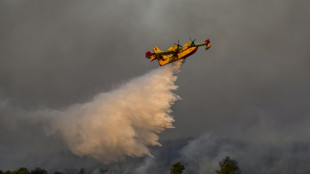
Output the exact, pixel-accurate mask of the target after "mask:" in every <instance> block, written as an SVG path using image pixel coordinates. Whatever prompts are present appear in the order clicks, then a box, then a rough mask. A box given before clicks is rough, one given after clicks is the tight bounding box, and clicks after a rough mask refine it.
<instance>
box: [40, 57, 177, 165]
mask: <svg viewBox="0 0 310 174" xmlns="http://www.w3.org/2000/svg"><path fill="white" fill-rule="evenodd" d="M180 66H181V62H178V63H176V64H171V65H167V66H165V67H162V68H158V69H156V70H153V71H151V72H150V73H148V74H146V75H144V76H141V77H138V78H135V79H133V80H131V81H129V82H128V83H125V84H123V85H121V86H120V87H119V88H118V89H115V90H113V91H111V92H107V93H101V94H98V95H97V96H95V97H94V98H93V100H92V101H90V102H87V103H83V104H75V105H72V106H70V107H68V108H67V109H65V110H63V111H44V112H48V115H50V116H49V118H52V123H51V124H50V126H48V127H46V133H47V134H48V135H51V134H59V135H61V137H62V139H63V140H64V141H65V142H66V143H67V144H68V146H69V148H70V150H71V151H72V152H73V153H74V154H76V155H78V156H88V157H93V158H96V159H98V160H100V161H101V162H103V163H111V162H115V161H119V160H124V159H125V158H126V156H130V157H141V156H144V155H149V156H152V155H151V153H150V151H149V148H148V146H160V143H159V142H158V140H159V137H158V135H157V134H158V133H160V132H162V131H163V130H165V129H167V128H173V125H172V123H173V121H174V119H173V118H172V116H171V115H170V114H171V112H172V111H171V109H170V107H171V105H172V104H173V103H174V102H175V101H176V100H178V99H179V97H178V96H177V95H175V94H174V93H173V92H172V90H176V89H177V86H176V85H175V84H174V82H175V81H176V79H177V77H176V76H175V75H174V74H175V73H176V72H178V70H179V67H180ZM44 112H43V114H44ZM45 115H46V114H45Z"/></svg>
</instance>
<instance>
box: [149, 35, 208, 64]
mask: <svg viewBox="0 0 310 174" xmlns="http://www.w3.org/2000/svg"><path fill="white" fill-rule="evenodd" d="M204 45H205V46H206V48H205V49H206V50H207V49H209V48H210V47H211V45H210V40H209V39H207V40H205V41H204V42H202V43H197V44H195V40H193V41H192V40H191V41H190V42H187V43H186V44H184V45H183V46H181V45H180V44H179V42H178V44H174V45H172V46H171V47H170V48H169V49H168V50H166V51H162V50H160V49H159V48H158V47H156V46H154V47H153V51H154V53H152V52H150V51H148V52H146V53H145V57H146V58H148V59H151V61H153V60H158V63H159V65H160V66H163V65H166V64H168V63H171V62H174V61H177V60H181V59H185V58H187V57H189V56H191V55H192V54H194V53H195V52H196V51H197V49H198V47H200V46H204Z"/></svg>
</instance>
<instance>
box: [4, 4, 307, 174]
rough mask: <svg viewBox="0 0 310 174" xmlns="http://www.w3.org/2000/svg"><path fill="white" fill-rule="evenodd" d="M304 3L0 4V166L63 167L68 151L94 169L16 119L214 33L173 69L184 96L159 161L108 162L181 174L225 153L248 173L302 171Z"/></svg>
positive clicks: (148, 66)
mask: <svg viewBox="0 0 310 174" xmlns="http://www.w3.org/2000/svg"><path fill="white" fill-rule="evenodd" d="M309 5H310V2H309V1H307V0H295V1H292V0H261V1H254V0H251V1H246V0H234V1H225V0H205V1H203V0H192V1H185V0H157V1H151V0H144V1H142V0H140V1H139V0H133V1H126V0H106V1H99V0H93V1H82V0H77V1H60V0H54V1H41V0H32V1H24V0H2V1H0V24H1V25H0V38H1V39H0V116H1V118H0V127H1V128H0V168H2V166H4V167H3V169H14V168H17V167H20V166H21V165H26V166H29V167H34V166H42V167H49V168H54V169H55V168H63V167H64V166H61V164H62V162H61V161H62V160H63V159H64V158H66V157H67V158H66V159H67V160H66V162H67V164H68V166H70V164H71V165H73V164H78V165H80V166H92V167H94V168H96V167H98V166H100V165H101V164H100V163H99V162H98V161H96V160H94V159H85V158H83V159H79V158H78V157H76V156H72V155H71V154H70V152H69V151H67V150H66V149H67V148H66V145H64V144H63V142H62V141H61V140H59V139H58V138H57V137H45V134H44V132H43V131H41V130H42V128H41V127H32V126H29V124H28V123H26V122H24V121H23V120H24V119H19V118H24V117H28V116H29V114H25V113H28V112H33V111H36V110H39V109H42V108H48V109H51V110H53V109H62V108H66V107H68V106H70V105H73V104H77V103H83V102H86V101H88V100H90V99H91V98H92V97H93V96H95V95H97V94H98V93H101V92H107V91H110V90H112V89H114V88H115V87H116V86H118V85H120V84H122V83H125V82H127V81H129V80H130V79H132V78H135V77H137V76H142V75H143V74H146V73H147V72H149V71H150V70H152V69H156V68H158V63H157V62H149V61H148V60H147V59H145V52H146V51H149V50H151V49H152V47H153V46H154V45H156V46H158V47H159V48H160V49H167V48H169V46H171V44H173V43H174V42H176V41H177V40H180V43H182V44H183V43H185V42H187V41H188V40H189V38H196V39H197V40H196V41H197V42H202V41H204V40H205V39H207V38H210V40H211V45H212V47H211V49H209V50H208V51H205V50H204V49H202V48H200V49H199V50H198V51H197V53H196V54H194V55H193V56H191V57H189V58H188V59H187V60H186V63H185V64H184V65H183V66H182V68H181V72H180V73H179V74H178V80H177V82H176V84H177V85H178V86H179V89H178V90H177V91H175V93H176V94H178V95H179V96H180V97H181V98H182V100H180V101H178V102H176V103H175V105H174V106H173V107H172V110H173V113H172V115H173V116H174V119H175V123H174V126H175V128H174V129H169V130H166V131H165V132H164V133H162V134H160V138H161V139H160V141H162V142H163V144H164V146H163V147H162V148H156V149H155V150H154V151H155V152H154V153H155V154H158V157H157V158H156V155H155V158H154V159H151V158H145V159H140V161H136V160H135V159H129V162H128V163H124V164H115V165H121V166H122V167H123V168H124V170H121V172H123V173H126V172H127V173H133V171H135V173H138V172H140V173H146V171H149V172H150V171H153V172H154V170H152V169H153V168H156V167H157V166H158V165H163V166H164V167H163V169H167V166H168V169H169V167H170V166H171V163H173V162H175V161H178V160H179V161H184V162H185V163H186V164H187V166H188V167H187V170H188V171H190V170H192V171H194V172H197V173H204V172H207V171H210V172H212V171H214V170H215V168H216V167H217V165H218V164H217V162H218V161H219V160H220V159H221V158H223V157H225V155H231V156H233V157H235V158H237V160H238V161H239V163H240V167H241V169H242V168H243V169H244V170H243V171H244V172H245V173H255V172H257V173H280V172H282V173H309V172H310V167H309V166H308V165H306V164H308V163H309V162H310V145H309V143H310V138H309V137H310V136H309V135H310V128H309V124H310V78H309V76H310V68H309V66H310V49H309V46H310V34H309V31H310V23H309V20H310V11H309V10H308V7H309ZM149 92H150V93H152V92H153V91H149ZM137 104H139V103H137ZM39 132H41V133H39ZM188 137H191V138H188ZM29 141H30V142H34V143H32V144H36V146H35V148H29V147H28V146H29V145H27V144H28V143H25V142H29ZM165 142H168V143H166V144H169V143H170V146H169V145H167V146H165ZM178 143H179V144H178ZM171 144H174V146H173V145H171ZM170 147H171V149H173V148H176V149H177V150H176V152H171V151H169V150H167V149H169V148H170ZM165 150H167V151H169V152H171V154H170V153H165ZM271 152H274V153H271ZM163 154H167V155H163ZM33 156H35V157H37V159H34V157H33ZM29 158H30V159H31V160H29ZM248 158H252V161H250V162H249V160H248ZM26 159H27V160H26ZM43 159H44V160H43ZM46 159H56V160H54V161H53V162H50V161H48V160H46ZM58 159H59V162H55V161H57V160H58ZM159 159H160V161H161V162H162V161H165V160H166V162H162V163H161V164H159V163H158V162H157V160H159ZM31 161H34V162H31ZM41 161H43V162H42V163H40V162H41ZM77 161H78V162H77ZM141 161H142V162H141ZM140 162H141V163H140ZM47 163H48V164H47ZM128 166H131V167H128ZM195 166H196V167H195ZM257 166H259V171H258V169H257V170H254V169H253V168H256V167H257ZM283 166H286V168H284V169H283ZM112 168H113V166H112ZM195 168H196V169H195Z"/></svg>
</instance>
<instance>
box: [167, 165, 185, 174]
mask: <svg viewBox="0 0 310 174" xmlns="http://www.w3.org/2000/svg"><path fill="white" fill-rule="evenodd" d="M184 169H185V168H184V166H183V164H182V163H180V162H177V163H175V164H173V166H172V168H171V169H170V174H182V172H183V170H184Z"/></svg>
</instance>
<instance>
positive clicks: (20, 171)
mask: <svg viewBox="0 0 310 174" xmlns="http://www.w3.org/2000/svg"><path fill="white" fill-rule="evenodd" d="M12 173H14V174H29V171H28V169H27V168H25V167H21V168H19V169H18V170H16V171H14V172H12Z"/></svg>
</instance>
